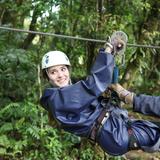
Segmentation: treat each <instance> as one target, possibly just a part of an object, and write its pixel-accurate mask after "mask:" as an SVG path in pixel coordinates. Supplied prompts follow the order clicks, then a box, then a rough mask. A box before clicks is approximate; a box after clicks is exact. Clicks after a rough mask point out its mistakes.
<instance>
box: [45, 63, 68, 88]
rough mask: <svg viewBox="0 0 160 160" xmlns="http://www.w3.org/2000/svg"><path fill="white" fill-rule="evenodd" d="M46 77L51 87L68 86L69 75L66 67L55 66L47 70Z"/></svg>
mask: <svg viewBox="0 0 160 160" xmlns="http://www.w3.org/2000/svg"><path fill="white" fill-rule="evenodd" d="M47 75H48V78H49V81H50V83H51V84H52V85H53V86H56V87H65V86H68V85H69V82H70V74H69V70H68V67H67V66H66V65H57V66H52V67H50V68H48V69H47Z"/></svg>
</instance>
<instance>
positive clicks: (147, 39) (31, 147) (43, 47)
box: [0, 0, 160, 160]
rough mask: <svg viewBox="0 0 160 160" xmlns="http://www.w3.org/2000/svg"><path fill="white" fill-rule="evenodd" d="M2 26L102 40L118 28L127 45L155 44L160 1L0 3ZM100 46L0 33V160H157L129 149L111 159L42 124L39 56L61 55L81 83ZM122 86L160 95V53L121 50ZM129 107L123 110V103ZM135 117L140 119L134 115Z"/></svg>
mask: <svg viewBox="0 0 160 160" xmlns="http://www.w3.org/2000/svg"><path fill="white" fill-rule="evenodd" d="M0 26H3V27H11V28H19V29H25V30H32V31H41V32H46V33H55V34H60V35H68V36H75V37H84V38H91V39H99V40H106V38H107V37H108V36H110V35H111V34H112V33H113V32H114V31H117V30H122V31H124V32H125V33H126V34H127V35H128V37H129V43H130V44H144V45H154V46H160V1H159V0H134V1H131V0H95V1H93V0H83V1H80V0H47V1H44V0H1V1H0ZM102 46H103V43H96V42H91V41H90V42H87V41H80V40H73V39H66V38H59V37H54V36H44V35H37V34H30V33H23V32H14V31H8V30H4V29H0V102H1V103H0V160H45V159H47V160H62V159H63V160H123V159H146V160H147V159H155V160H156V159H160V156H159V155H158V154H157V153H154V154H147V153H144V152H142V151H132V152H129V153H127V154H126V155H124V156H118V157H113V156H110V155H108V154H106V153H104V152H103V151H102V150H101V149H100V148H99V147H98V146H96V145H93V144H91V143H89V142H86V140H83V139H80V138H79V137H76V136H73V135H71V134H69V133H66V132H64V131H63V130H61V129H60V128H58V127H56V126H54V125H53V127H51V126H50V125H49V122H48V115H47V112H46V111H45V110H44V109H43V108H42V107H41V106H40V104H39V98H40V96H41V94H42V91H43V89H44V87H45V86H46V84H47V82H46V81H44V80H43V79H42V77H41V74H40V62H41V58H42V56H43V55H44V54H45V53H46V52H48V51H50V50H61V51H63V52H65V53H66V54H67V55H68V57H69V58H70V60H71V63H72V72H73V73H72V78H73V81H74V82H76V81H77V80H79V79H81V78H84V77H85V76H86V75H87V74H88V73H89V69H90V67H91V65H92V63H93V61H94V58H95V56H96V54H97V53H98V49H99V48H100V47H102ZM125 55H126V56H125V65H124V66H121V64H119V66H120V77H119V81H120V83H121V84H122V85H123V86H125V87H127V88H128V89H130V90H132V91H134V92H136V93H146V94H149V95H160V87H159V86H160V49H156V48H146V47H131V46H127V50H126V53H125ZM126 107H128V106H126ZM129 112H130V114H131V115H134V116H136V117H138V118H140V119H141V118H146V119H149V118H152V117H146V116H145V117H144V116H143V117H142V115H140V114H137V113H136V114H135V113H132V111H131V107H130V109H129Z"/></svg>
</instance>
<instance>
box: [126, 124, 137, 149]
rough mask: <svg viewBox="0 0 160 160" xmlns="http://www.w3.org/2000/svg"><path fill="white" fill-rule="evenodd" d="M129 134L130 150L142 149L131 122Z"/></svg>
mask: <svg viewBox="0 0 160 160" xmlns="http://www.w3.org/2000/svg"><path fill="white" fill-rule="evenodd" d="M128 136H129V145H128V149H129V150H137V149H140V145H139V142H138V140H137V138H136V136H135V135H134V132H133V130H132V128H131V122H128Z"/></svg>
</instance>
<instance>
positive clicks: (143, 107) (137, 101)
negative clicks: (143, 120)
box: [133, 94, 160, 117]
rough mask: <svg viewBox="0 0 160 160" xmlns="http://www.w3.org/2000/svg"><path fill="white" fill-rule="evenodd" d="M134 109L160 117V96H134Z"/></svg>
mask: <svg viewBox="0 0 160 160" xmlns="http://www.w3.org/2000/svg"><path fill="white" fill-rule="evenodd" d="M133 110H134V111H135V112H140V113H143V114H146V115H155V116H159V117H160V96H149V95H144V94H141V95H137V96H135V97H134V103H133Z"/></svg>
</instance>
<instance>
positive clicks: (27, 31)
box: [0, 26, 160, 49]
mask: <svg viewBox="0 0 160 160" xmlns="http://www.w3.org/2000/svg"><path fill="white" fill-rule="evenodd" d="M0 29H3V30H9V31H15V32H24V33H30V34H37V35H44V36H54V37H59V38H67V39H74V40H81V41H90V42H97V43H105V42H106V40H97V39H90V38H82V37H75V36H67V35H61V34H54V33H49V32H48V33H46V32H39V31H31V30H23V29H17V28H9V27H2V26H0ZM127 46H129V47H142V48H153V49H160V46H152V45H142V44H130V43H127Z"/></svg>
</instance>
